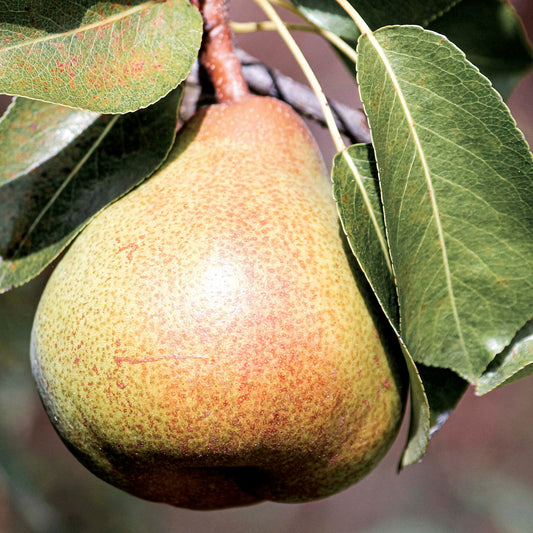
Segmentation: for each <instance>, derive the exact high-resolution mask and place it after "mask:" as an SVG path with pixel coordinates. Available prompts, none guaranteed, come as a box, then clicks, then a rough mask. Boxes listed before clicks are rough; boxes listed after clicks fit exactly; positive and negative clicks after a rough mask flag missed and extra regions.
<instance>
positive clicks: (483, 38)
mask: <svg viewBox="0 0 533 533" xmlns="http://www.w3.org/2000/svg"><path fill="white" fill-rule="evenodd" d="M428 29H430V30H433V31H436V32H438V33H442V34H444V35H446V36H447V37H448V39H449V40H450V41H452V42H453V43H454V44H456V45H457V46H459V48H461V50H463V52H465V53H466V57H467V58H468V59H469V60H470V61H472V63H474V64H475V65H476V66H477V67H479V69H480V70H481V72H482V73H483V74H485V76H487V77H488V78H489V79H490V80H491V81H492V83H493V85H494V86H495V88H496V89H497V90H498V91H499V92H500V94H501V95H502V96H503V97H504V98H507V97H508V96H509V95H510V94H511V91H512V89H513V87H514V86H515V85H516V83H517V82H518V80H519V79H520V78H521V77H522V76H523V75H524V74H525V73H527V72H528V71H529V70H530V69H531V68H532V67H533V53H532V50H531V46H530V45H529V43H528V42H527V37H526V35H525V33H524V28H523V27H522V24H521V22H520V19H519V17H518V15H517V14H516V11H515V10H514V9H513V8H512V6H511V5H509V3H508V2H506V1H505V0H462V1H461V2H460V3H459V4H457V5H456V6H455V7H454V8H453V9H451V10H450V11H448V12H447V13H445V14H444V15H443V16H442V17H440V18H438V19H437V20H435V21H434V22H432V23H431V24H430V25H429V26H428Z"/></svg>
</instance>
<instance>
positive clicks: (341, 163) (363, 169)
mask: <svg viewBox="0 0 533 533" xmlns="http://www.w3.org/2000/svg"><path fill="white" fill-rule="evenodd" d="M331 178H332V181H333V194H334V196H335V200H336V202H337V210H338V211H339V215H340V218H341V221H342V224H343V228H344V232H345V233H346V235H347V237H348V242H349V243H350V247H351V248H352V251H353V253H354V255H355V257H356V258H357V260H358V262H359V265H360V267H361V269H362V270H363V272H364V273H365V276H366V278H367V279H368V281H369V283H370V285H371V286H372V289H373V290H374V292H375V294H376V297H377V299H378V301H379V302H380V304H381V307H382V308H383V310H384V312H385V314H386V315H387V317H388V319H389V321H390V322H391V324H392V326H393V327H394V328H395V329H398V327H399V314H398V300H397V298H396V288H395V285H394V277H393V272H392V265H391V263H390V258H389V250H388V246H387V237H386V234H385V225H384V222H383V213H382V210H381V200H380V193H379V186H378V180H377V169H376V162H375V159H374V153H373V150H372V145H370V144H357V145H354V146H350V147H349V148H348V150H346V151H345V152H341V153H338V154H337V155H336V156H335V158H334V159H333V168H332V171H331Z"/></svg>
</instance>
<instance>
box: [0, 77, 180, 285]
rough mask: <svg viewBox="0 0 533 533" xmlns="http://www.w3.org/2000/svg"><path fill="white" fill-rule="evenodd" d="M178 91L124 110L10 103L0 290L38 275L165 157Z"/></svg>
mask: <svg viewBox="0 0 533 533" xmlns="http://www.w3.org/2000/svg"><path fill="white" fill-rule="evenodd" d="M181 92H182V90H181V87H180V88H178V89H176V90H174V91H172V92H171V93H170V94H169V95H168V96H166V97H165V98H164V99H162V100H161V101H160V102H158V103H157V104H154V105H153V106H150V107H149V108H147V109H143V110H141V111H138V112H137V113H131V114H127V115H95V114H91V113H90V112H86V111H80V110H76V109H69V108H62V107H60V106H56V105H54V104H47V103H43V102H35V101H32V100H28V99H25V98H18V99H17V100H16V102H15V104H14V105H13V106H12V107H11V108H10V109H9V113H8V115H7V116H6V118H5V119H4V120H3V121H2V122H0V139H1V140H2V144H3V145H4V146H8V147H9V150H8V151H7V150H6V152H8V153H5V154H3V155H2V158H3V160H4V161H3V162H4V165H3V166H2V167H0V292H4V291H6V290H9V289H10V288H11V287H12V286H17V285H21V284H23V283H25V282H27V281H29V280H30V279H31V278H33V277H35V276H36V275H38V274H39V273H40V272H41V271H42V270H43V268H45V267H46V266H47V265H48V264H49V263H50V262H51V261H53V260H54V259H55V258H56V257H57V256H58V255H59V253H60V252H61V251H62V250H63V249H64V248H65V247H66V246H67V245H68V244H69V242H70V241H71V240H72V239H73V238H74V237H75V236H76V235H77V234H78V233H79V232H80V231H81V229H82V228H83V227H84V225H85V224H86V223H87V222H88V221H89V220H90V219H91V217H93V216H94V215H95V214H96V213H97V212H98V211H99V210H100V209H102V208H103V207H105V206H106V205H107V204H108V203H110V202H112V201H113V200H115V199H116V198H118V197H119V196H121V195H122V194H124V193H125V192H127V191H128V190H129V189H131V188H132V187H134V186H135V185H137V184H138V183H139V182H140V181H142V180H143V179H144V178H146V177H147V176H149V175H150V174H151V173H152V172H153V171H154V170H155V169H156V168H157V167H158V166H159V165H160V164H161V163H162V162H163V161H164V159H165V158H166V156H167V154H168V152H169V150H170V148H171V146H172V144H173V141H174V137H175V130H176V124H177V118H178V108H179V103H180V100H181ZM37 120H38V121H39V123H38V125H37ZM49 136H52V137H53V138H55V139H57V141H58V144H57V145H55V144H54V143H53V142H51V141H50V139H49V138H48V137H49ZM40 143H42V144H41V146H40V148H38V145H39V144H40ZM33 148H36V149H37V150H40V151H39V153H38V156H35V155H34V153H33V151H32V149H33Z"/></svg>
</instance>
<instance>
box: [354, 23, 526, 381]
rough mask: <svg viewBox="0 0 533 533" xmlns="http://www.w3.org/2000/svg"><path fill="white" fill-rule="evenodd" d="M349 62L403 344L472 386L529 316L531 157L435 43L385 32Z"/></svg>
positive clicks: (406, 30) (483, 83) (479, 80)
mask: <svg viewBox="0 0 533 533" xmlns="http://www.w3.org/2000/svg"><path fill="white" fill-rule="evenodd" d="M358 54H359V55H358V78H359V83H360V92H361V97H362V100H363V103H364V106H365V110H366V113H367V116H368V119H369V123H370V126H371V128H372V138H373V144H374V149H375V152H376V159H377V162H378V167H379V173H380V187H381V194H382V200H383V207H384V213H385V223H386V228H387V236H388V243H389V247H390V251H391V257H392V263H393V267H394V272H395V275H396V280H397V285H398V296H399V305H400V316H401V336H402V338H403V339H404V341H405V343H406V345H407V347H408V349H409V352H410V353H411V355H412V356H413V357H414V359H415V361H417V362H419V363H424V364H426V365H428V366H438V367H443V368H449V369H451V370H453V371H455V372H456V373H458V374H459V375H460V376H461V377H463V378H464V379H467V380H468V381H470V382H475V380H476V379H477V378H479V376H480V375H481V373H482V372H483V371H484V370H485V368H486V367H487V365H488V364H489V363H490V361H491V360H492V359H493V358H494V357H495V356H496V354H498V353H499V352H501V351H502V350H503V349H504V348H505V346H507V345H508V344H509V343H510V342H511V340H512V338H513V337H514V335H515V333H516V332H517V330H518V329H520V328H521V327H522V326H523V325H524V324H525V323H526V321H527V320H528V318H529V316H530V314H531V305H532V304H531V302H533V280H532V278H531V272H532V271H533V209H532V207H531V198H532V197H533V160H532V157H531V154H530V152H529V150H528V147H527V144H526V143H525V141H524V138H523V136H522V134H521V133H520V131H518V130H517V128H516V125H515V123H514V121H513V119H512V118H511V116H510V114H509V111H508V109H507V108H506V107H505V105H504V104H503V102H502V101H501V98H500V96H499V95H498V94H497V93H496V91H494V89H492V87H491V86H490V84H489V82H488V81H487V80H486V78H484V77H483V76H481V75H480V74H479V72H478V70H477V69H476V68H475V67H473V66H472V65H471V64H470V63H468V62H467V61H466V59H465V57H464V54H463V53H462V52H461V51H460V50H459V49H457V48H456V47H455V46H454V45H452V44H451V43H449V42H448V41H446V39H444V38H443V37H442V36H441V35H438V34H435V33H433V32H429V31H425V30H423V29H421V28H419V27H406V26H404V27H389V28H384V29H382V30H378V31H377V32H376V33H375V34H373V35H371V36H368V35H365V36H363V37H361V39H360V41H359V47H358Z"/></svg>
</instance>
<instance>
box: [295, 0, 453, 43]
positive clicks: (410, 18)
mask: <svg viewBox="0 0 533 533" xmlns="http://www.w3.org/2000/svg"><path fill="white" fill-rule="evenodd" d="M457 2H459V0H406V1H404V2H398V1H397V0H351V1H350V3H351V4H352V6H353V7H354V8H355V9H356V10H357V11H358V12H359V14H360V15H361V16H362V17H363V18H364V19H365V22H366V23H367V24H368V25H369V26H370V28H372V29H377V28H380V27H381V26H387V25H389V24H419V25H426V24H428V23H429V22H430V21H431V20H434V19H435V18H437V17H439V16H440V15H441V14H442V13H444V12H445V11H447V10H448V9H450V8H451V7H452V6H454V5H455V4H457ZM292 3H293V4H294V5H296V6H297V7H298V9H299V11H300V12H301V13H302V14H303V15H304V16H305V17H306V18H307V19H308V20H309V21H310V22H312V23H313V24H316V25H317V26H319V27H320V28H323V29H326V30H329V31H332V32H333V33H336V34H337V35H339V36H340V37H343V38H345V39H348V40H355V39H357V37H358V36H359V31H358V29H357V27H356V26H355V24H354V22H353V21H352V19H351V18H350V17H349V16H348V15H347V14H346V12H345V11H344V9H343V8H342V7H340V6H339V4H338V3H337V1H336V0H292Z"/></svg>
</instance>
